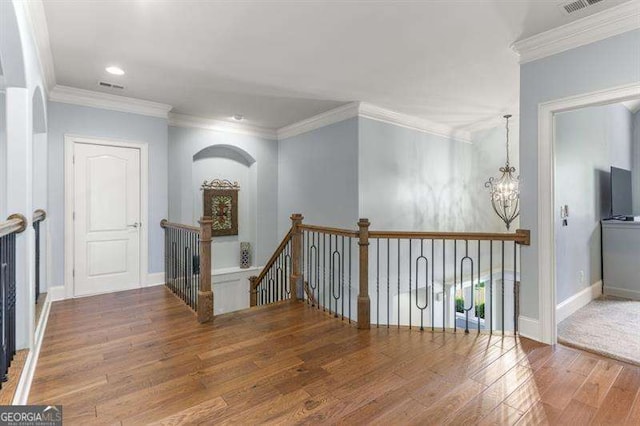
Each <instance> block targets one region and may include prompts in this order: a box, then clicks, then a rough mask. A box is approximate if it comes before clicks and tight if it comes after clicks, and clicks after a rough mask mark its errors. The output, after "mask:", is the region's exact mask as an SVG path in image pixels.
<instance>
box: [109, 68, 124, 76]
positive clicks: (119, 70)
mask: <svg viewBox="0 0 640 426" xmlns="http://www.w3.org/2000/svg"><path fill="white" fill-rule="evenodd" d="M105 70H106V71H107V72H108V73H109V74H113V75H124V70H123V69H122V68H120V67H106V68H105Z"/></svg>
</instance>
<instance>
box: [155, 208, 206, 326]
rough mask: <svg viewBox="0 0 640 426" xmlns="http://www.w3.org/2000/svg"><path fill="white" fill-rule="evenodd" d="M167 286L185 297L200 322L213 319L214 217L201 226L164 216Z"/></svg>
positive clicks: (181, 297) (202, 221) (176, 293)
mask: <svg viewBox="0 0 640 426" xmlns="http://www.w3.org/2000/svg"><path fill="white" fill-rule="evenodd" d="M160 226H161V227H162V228H163V229H164V254H165V263H164V276H165V286H166V287H167V288H168V289H169V290H171V291H172V292H173V294H175V295H176V296H177V297H178V298H180V299H181V300H183V301H184V302H185V303H186V304H187V306H189V307H190V308H191V309H192V310H193V311H194V312H195V313H196V314H197V318H198V321H199V322H201V323H202V322H207V321H209V320H212V319H213V291H212V287H211V221H209V220H205V219H203V220H201V221H200V226H199V227H197V226H190V225H183V224H180V223H172V222H169V221H167V220H166V219H163V220H162V221H161V222H160Z"/></svg>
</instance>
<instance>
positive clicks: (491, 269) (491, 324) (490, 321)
mask: <svg viewBox="0 0 640 426" xmlns="http://www.w3.org/2000/svg"><path fill="white" fill-rule="evenodd" d="M486 309H487V305H486V303H485V312H486ZM489 334H493V240H489Z"/></svg>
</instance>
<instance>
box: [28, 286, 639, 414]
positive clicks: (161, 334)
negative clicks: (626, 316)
mask: <svg viewBox="0 0 640 426" xmlns="http://www.w3.org/2000/svg"><path fill="white" fill-rule="evenodd" d="M639 388H640V368H638V367H634V366H631V365H626V364H623V363H620V362H616V361H613V360H608V359H605V358H602V357H598V356H596V355H591V354H588V353H585V352H582V351H579V350H575V349H570V348H566V347H562V346H557V347H550V346H544V345H541V344H538V343H536V342H533V341H530V340H527V339H524V338H520V339H515V338H513V337H506V338H504V339H502V338H500V337H489V336H485V335H481V336H478V335H475V334H469V335H465V334H464V333H458V334H453V333H440V332H437V333H432V332H430V331H425V332H420V331H417V330H413V331H410V330H396V329H390V330H387V329H386V328H383V329H375V328H374V329H372V330H370V331H358V330H357V329H356V328H355V327H353V326H351V325H349V324H347V323H345V322H341V321H339V320H336V319H334V318H332V317H329V316H327V315H325V314H323V313H322V312H318V311H317V310H315V309H311V308H309V307H307V306H305V305H303V304H302V303H298V304H289V303H288V302H285V303H281V304H277V305H271V306H267V307H261V308H253V309H251V310H247V311H242V312H239V313H233V314H226V315H222V316H219V317H216V319H215V323H214V324H204V325H200V324H198V323H197V322H196V319H195V317H194V315H193V313H192V312H191V311H190V310H189V309H188V308H186V307H185V306H184V305H182V303H181V302H180V301H179V300H178V299H177V298H175V297H173V296H172V295H171V294H170V293H169V292H168V291H166V290H165V289H164V288H163V287H152V288H147V289H142V290H135V291H128V292H121V293H115V294H109V295H104V296H96V297H87V298H82V299H75V300H68V301H64V302H56V303H54V304H53V306H52V308H51V314H50V318H49V324H48V327H47V331H46V334H45V337H44V342H43V348H42V352H41V355H40V360H39V363H38V367H37V370H36V373H35V379H34V382H33V386H32V388H31V394H30V397H29V402H30V403H38V404H62V405H63V407H64V408H63V413H64V420H65V424H83V425H88V424H114V423H115V424H119V423H121V424H147V423H158V424H212V423H216V424H218V423H221V424H258V423H271V424H291V423H319V424H336V423H340V424H438V425H440V424H465V425H466V424H482V425H486V424H522V425H528V424H579V425H586V424H589V423H591V424H616V425H623V424H628V425H638V424H640V393H639V391H638V389H639Z"/></svg>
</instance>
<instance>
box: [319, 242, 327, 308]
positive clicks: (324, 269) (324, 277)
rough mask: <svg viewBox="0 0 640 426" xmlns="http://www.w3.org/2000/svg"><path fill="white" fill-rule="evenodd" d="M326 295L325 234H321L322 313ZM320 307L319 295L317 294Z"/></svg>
mask: <svg viewBox="0 0 640 426" xmlns="http://www.w3.org/2000/svg"><path fill="white" fill-rule="evenodd" d="M326 294H327V234H325V233H322V311H323V312H324V311H325V305H326V302H325V295H326ZM318 307H320V293H318Z"/></svg>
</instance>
